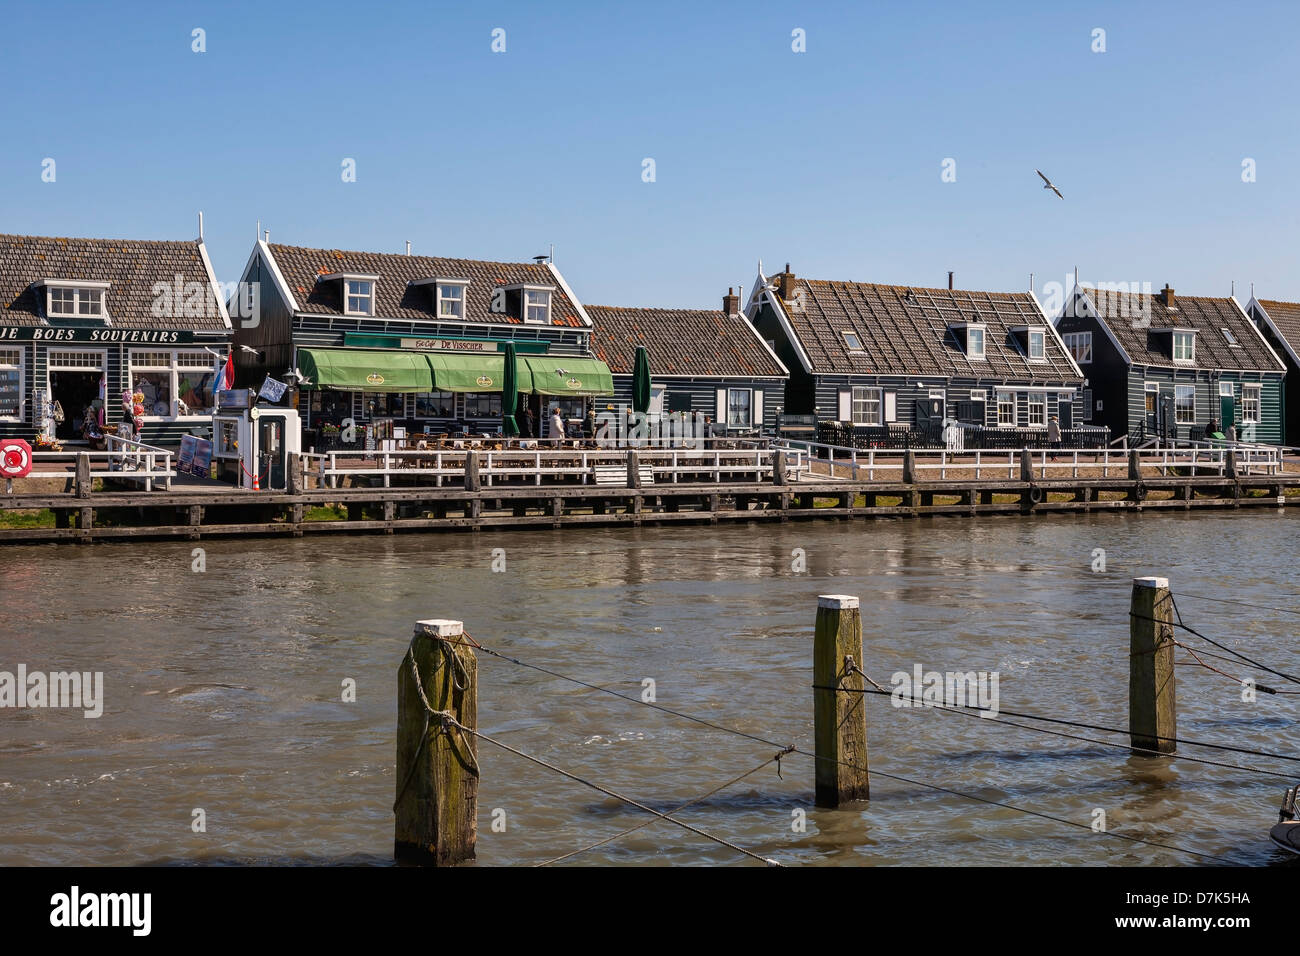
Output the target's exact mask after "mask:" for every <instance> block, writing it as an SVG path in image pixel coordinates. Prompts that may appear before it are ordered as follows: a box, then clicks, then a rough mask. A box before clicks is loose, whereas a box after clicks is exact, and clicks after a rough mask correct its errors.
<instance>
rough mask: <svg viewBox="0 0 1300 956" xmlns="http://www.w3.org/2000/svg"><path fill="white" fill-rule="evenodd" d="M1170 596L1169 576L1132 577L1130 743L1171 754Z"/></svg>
mask: <svg viewBox="0 0 1300 956" xmlns="http://www.w3.org/2000/svg"><path fill="white" fill-rule="evenodd" d="M1174 691H1175V685H1174V628H1173V599H1172V598H1171V597H1170V594H1169V579H1168V578H1155V577H1149V578H1134V579H1133V597H1132V600H1131V603H1130V608H1129V678H1128V699H1129V705H1128V706H1129V718H1128V727H1129V742H1130V743H1131V744H1132V746H1133V747H1135V748H1142V749H1143V750H1144V751H1151V750H1155V751H1159V752H1160V753H1169V754H1171V753H1173V752H1174V750H1175V748H1176V747H1177V744H1176V743H1175V738H1177V736H1178V732H1177V723H1178V720H1177V709H1178V708H1177V701H1176V697H1175V693H1174Z"/></svg>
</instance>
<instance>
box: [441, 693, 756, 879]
mask: <svg viewBox="0 0 1300 956" xmlns="http://www.w3.org/2000/svg"><path fill="white" fill-rule="evenodd" d="M444 719H445V720H446V721H448V722H449V723H450V724H451V725H452V726H454V727H456V728H457V729H459V730H461V731H462V732H464V733H467V734H473V735H474V736H475V737H477V738H479V739H480V740H486V741H487V742H488V743H490V744H496V746H498V747H500V748H501V749H502V750H504V751H506V752H508V753H512V754H514V755H515V756H516V757H523V758H524V759H525V760H528V761H531V762H532V763H535V764H537V765H538V766H539V767H545V768H546V769H547V770H550V771H553V772H554V773H558V774H559V775H560V776H562V777H567V778H568V779H570V780H573V781H575V782H576V783H580V784H582V785H583V786H584V787H590V788H591V789H593V790H596V791H598V792H600V793H603V794H605V795H606V796H608V797H613V798H614V799H615V800H621V801H622V802H623V803H626V804H628V805H629V806H633V807H636V808H637V809H638V810H644V811H645V812H646V813H652V814H654V815H655V816H656V817H657V818H659V819H661V820H667V821H668V822H669V823H675V824H677V825H678V826H679V827H681V828H682V829H683V830H689V831H690V832H691V833H694V834H696V835H697V836H702V837H704V838H705V839H706V840H712V841H713V842H714V843H717V844H720V845H721V846H725V847H726V848H727V849H729V850H735V851H736V852H737V853H742V854H744V855H745V856H747V857H749V858H750V859H753V860H758V861H759V862H760V863H766V864H767V865H768V866H781V865H782V864H781V863H779V862H778V861H776V860H773V859H770V858H767V857H762V856H759V855H758V854H757V853H754V852H752V851H750V850H746V849H745V848H744V847H743V846H737V845H736V844H734V843H731V842H730V841H728V840H724V839H723V838H722V837H720V836H715V835H714V834H712V833H709V832H708V831H706V830H701V829H700V828H699V827H695V826H691V825H690V824H689V823H685V822H683V821H681V820H678V819H677V818H676V817H672V816H669V815H668V814H666V813H660V812H659V811H658V810H655V809H653V808H652V807H648V806H646V805H645V804H644V803H639V802H638V801H636V800H633V799H632V798H631V797H628V796H624V795H623V794H621V793H618V792H617V791H615V790H610V789H609V788H608V787H602V786H601V785H600V784H598V783H594V782H592V781H590V780H586V779H584V778H583V777H579V776H578V775H577V774H575V773H570V772H569V771H567V770H564V769H562V768H560V767H557V766H555V764H553V763H547V762H546V761H545V760H543V759H541V758H540V757H534V756H533V755H532V754H526V753H524V752H523V751H522V750H518V749H516V748H514V747H511V746H510V745H509V744H504V743H502V742H501V741H499V740H497V739H496V738H494V737H489V736H488V735H487V734H485V733H482V732H481V731H478V730H474V729H473V728H472V727H466V726H465V725H464V724H461V723H460V722H459V721H457V720H456V719H455V718H452V717H448V718H444ZM768 762H769V761H764V765H766V763H768ZM651 822H654V821H651Z"/></svg>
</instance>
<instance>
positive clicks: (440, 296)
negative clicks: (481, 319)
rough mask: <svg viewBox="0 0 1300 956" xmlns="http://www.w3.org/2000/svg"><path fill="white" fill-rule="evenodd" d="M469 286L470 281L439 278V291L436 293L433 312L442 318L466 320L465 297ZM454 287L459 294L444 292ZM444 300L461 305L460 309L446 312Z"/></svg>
mask: <svg viewBox="0 0 1300 956" xmlns="http://www.w3.org/2000/svg"><path fill="white" fill-rule="evenodd" d="M468 287H469V283H468V282H452V281H451V280H448V279H439V280H438V282H437V284H436V286H435V289H436V290H437V291H436V292H435V294H434V310H433V314H434V315H436V316H437V317H438V318H440V319H456V320H458V321H461V322H463V321H464V320H465V297H466V293H467V291H468ZM452 289H455V290H456V291H457V292H458V293H459V295H453V296H449V295H444V292H448V291H451V290H452ZM444 302H445V303H447V304H449V305H453V306H459V308H460V311H459V312H455V311H452V312H444V311H443V309H442V306H443V303H444Z"/></svg>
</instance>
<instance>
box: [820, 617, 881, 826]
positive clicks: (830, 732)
mask: <svg viewBox="0 0 1300 956" xmlns="http://www.w3.org/2000/svg"><path fill="white" fill-rule="evenodd" d="M851 665H856V667H858V668H861V667H862V612H861V610H860V609H859V607H858V599H857V598H856V597H853V596H852V595H847V594H822V595H820V596H819V597H818V598H817V627H816V631H815V633H814V636H813V687H814V689H813V738H814V740H815V741H816V746H815V749H816V756H817V760H816V769H815V771H814V772H815V775H816V776H815V782H816V787H815V789H816V802H817V806H819V807H838V806H839V805H840V804H841V803H847V802H849V801H851V800H865V799H866V798H867V797H868V795H869V792H868V791H869V786H868V780H867V709H866V702H865V699H864V698H865V695H864V694H861V693H857V691H861V690H863V689H864V688H865V686H866V684H865V682H864V679H863V677H862V676H861V675H860V674H858V673H857V672H856V671H855V670H854V669H853V667H852V666H851Z"/></svg>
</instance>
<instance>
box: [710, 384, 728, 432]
mask: <svg viewBox="0 0 1300 956" xmlns="http://www.w3.org/2000/svg"><path fill="white" fill-rule="evenodd" d="M713 420H714V421H715V422H717V423H718V424H719V425H725V424H727V390H726V389H725V388H720V389H718V414H716V415H714V416H713Z"/></svg>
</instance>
